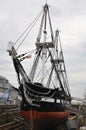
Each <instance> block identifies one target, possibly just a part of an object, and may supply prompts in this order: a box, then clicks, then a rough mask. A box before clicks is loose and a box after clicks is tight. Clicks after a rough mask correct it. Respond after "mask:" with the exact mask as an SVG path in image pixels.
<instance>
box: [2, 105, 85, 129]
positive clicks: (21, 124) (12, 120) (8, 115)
mask: <svg viewBox="0 0 86 130" xmlns="http://www.w3.org/2000/svg"><path fill="white" fill-rule="evenodd" d="M72 112H73V111H71V113H72ZM69 120H72V121H73V120H74V121H75V120H76V121H79V126H78V127H77V129H74V128H72V127H71V129H70V130H79V129H80V127H82V126H86V116H85V113H84V116H83V115H80V114H76V115H71V117H70V119H69ZM0 130H32V126H31V122H26V121H25V119H24V118H23V117H22V116H21V115H20V109H19V105H0ZM52 130H54V129H52ZM55 130H58V129H55ZM59 130H69V129H67V128H64V127H63V128H59Z"/></svg>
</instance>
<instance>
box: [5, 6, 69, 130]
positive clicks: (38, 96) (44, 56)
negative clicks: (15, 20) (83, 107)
mask: <svg viewBox="0 0 86 130" xmlns="http://www.w3.org/2000/svg"><path fill="white" fill-rule="evenodd" d="M37 19H38V18H36V19H35V20H34V22H33V25H34V24H35V22H36V21H37ZM33 25H32V26H33ZM29 27H30V26H29ZM29 27H28V28H27V29H26V30H25V31H24V32H23V33H22V35H21V36H20V37H19V39H21V37H22V36H23V35H24V34H25V33H26V34H25V37H24V39H23V42H24V40H25V38H26V37H27V35H28V32H29V31H30V29H31V28H32V27H31V28H29ZM48 36H49V37H48ZM19 39H18V40H19ZM18 40H17V42H18ZM17 42H16V43H17ZM28 47H29V44H28ZM35 47H36V49H35V53H34V60H33V64H32V66H31V65H30V66H31V68H30V74H29V75H28V74H27V71H28V70H27V71H25V69H24V66H23V64H22V62H24V60H25V59H26V58H30V56H31V54H30V53H32V52H33V51H29V52H26V53H23V54H18V52H17V49H16V48H15V43H13V42H9V44H8V49H7V51H8V52H9V55H10V56H11V58H12V60H13V64H14V68H15V71H16V73H17V78H18V83H19V88H18V92H19V94H20V95H21V97H22V101H21V108H20V111H21V114H22V116H23V117H24V118H25V119H26V120H27V121H30V122H32V130H54V129H55V130H56V129H61V130H62V129H63V130H64V129H65V127H63V128H62V126H63V125H64V126H65V122H66V120H67V119H68V116H69V114H70V113H69V112H67V111H66V108H65V105H66V104H68V103H70V102H71V94H70V91H69V84H68V78H67V74H66V67H65V61H64V56H63V51H62V46H61V42H60V36H59V30H58V29H57V30H56V31H55V34H54V33H53V28H52V23H51V18H50V13H49V6H48V4H45V5H44V6H43V10H42V19H41V23H40V27H39V32H38V35H37V38H36V43H35ZM26 65H27V64H26Z"/></svg>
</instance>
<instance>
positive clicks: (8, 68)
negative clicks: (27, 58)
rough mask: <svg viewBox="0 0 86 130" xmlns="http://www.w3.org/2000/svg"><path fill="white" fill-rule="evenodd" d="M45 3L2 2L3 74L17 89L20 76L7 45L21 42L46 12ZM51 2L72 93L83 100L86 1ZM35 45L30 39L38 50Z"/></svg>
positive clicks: (0, 56)
mask: <svg viewBox="0 0 86 130" xmlns="http://www.w3.org/2000/svg"><path fill="white" fill-rule="evenodd" d="M45 2H46V0H31V1H30V0H0V75H1V76H4V77H6V78H7V79H8V80H9V81H10V82H11V83H12V84H13V85H14V86H17V81H16V74H15V71H14V67H13V64H12V61H11V58H10V57H9V56H8V53H7V52H6V49H7V44H8V42H9V41H13V42H15V41H16V40H17V38H18V37H19V36H20V34H21V33H22V32H23V30H24V29H25V28H26V27H27V26H28V25H29V24H30V23H31V21H32V20H33V19H34V18H35V17H36V16H37V15H38V14H39V12H40V11H41V10H42V8H43V5H44V4H45ZM47 3H48V4H49V6H50V14H51V21H52V23H53V30H54V31H55V30H56V29H57V28H58V29H59V30H60V38H61V43H62V47H63V53H64V57H65V64H66V69H67V75H68V79H69V85H70V91H71V94H72V96H74V97H80V98H83V96H84V91H85V89H86V0H47ZM36 28H37V26H36ZM37 33H38V32H36V34H35V32H34V34H33V35H31V36H30V37H31V38H32V39H34V38H36V37H35V36H36V35H37ZM32 41H33V40H32ZM34 42H35V39H34ZM34 42H32V43H31V40H30V39H29V43H28V44H29V50H30V49H33V48H34V47H35V46H34ZM25 47H26V48H27V46H24V48H23V49H25Z"/></svg>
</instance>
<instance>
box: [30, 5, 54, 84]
mask: <svg viewBox="0 0 86 130" xmlns="http://www.w3.org/2000/svg"><path fill="white" fill-rule="evenodd" d="M47 24H49V27H50V35H51V41H50V42H47ZM42 36H43V37H42ZM42 38H43V41H42ZM36 48H37V52H39V50H41V51H40V54H39V56H36V57H40V55H41V59H42V68H41V70H42V71H41V77H42V78H41V83H42V84H44V74H45V62H46V59H47V53H48V50H47V48H54V40H53V30H52V25H51V19H50V14H49V7H48V5H47V4H45V5H44V7H43V15H42V20H41V24H40V28H39V33H38V36H37V41H36ZM38 61H39V58H36V60H35V61H34V63H33V67H32V69H31V73H30V79H31V81H32V82H33V80H34V76H35V73H36V68H37V65H38Z"/></svg>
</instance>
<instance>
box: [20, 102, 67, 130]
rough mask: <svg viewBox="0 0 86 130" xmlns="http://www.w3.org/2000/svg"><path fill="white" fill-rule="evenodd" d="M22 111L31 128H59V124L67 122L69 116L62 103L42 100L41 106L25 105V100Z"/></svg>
mask: <svg viewBox="0 0 86 130" xmlns="http://www.w3.org/2000/svg"><path fill="white" fill-rule="evenodd" d="M25 106H26V107H25ZM20 113H21V115H22V116H23V117H24V118H25V119H26V120H27V121H28V122H29V123H30V129H31V130H48V129H49V130H50V129H53V130H54V129H57V128H58V127H59V125H61V126H62V124H65V122H66V120H67V118H68V116H69V113H68V112H65V111H64V109H62V107H61V104H57V103H51V102H41V103H40V107H33V106H31V105H30V104H26V105H25V102H24V104H22V107H21V112H20Z"/></svg>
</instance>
